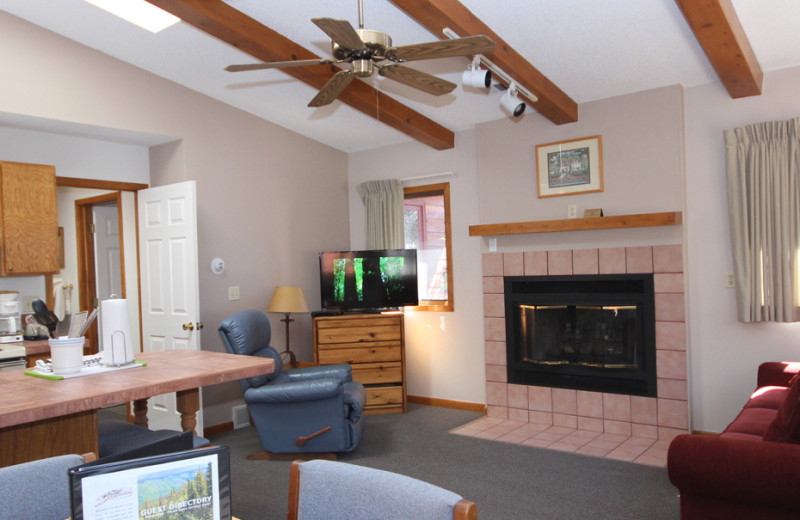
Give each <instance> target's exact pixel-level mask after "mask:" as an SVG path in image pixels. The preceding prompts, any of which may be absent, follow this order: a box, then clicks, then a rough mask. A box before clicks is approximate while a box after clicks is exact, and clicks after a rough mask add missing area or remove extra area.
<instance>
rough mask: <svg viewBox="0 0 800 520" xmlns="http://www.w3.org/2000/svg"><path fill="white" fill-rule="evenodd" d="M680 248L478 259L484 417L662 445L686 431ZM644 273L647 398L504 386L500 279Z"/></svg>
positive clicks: (533, 253) (499, 255)
mask: <svg viewBox="0 0 800 520" xmlns="http://www.w3.org/2000/svg"><path fill="white" fill-rule="evenodd" d="M682 258H683V255H682V247H681V245H679V244H678V245H657V246H640V247H628V248H601V249H577V250H559V251H529V252H515V253H485V254H484V255H483V298H484V331H485V332H484V336H485V341H486V381H487V383H486V385H487V388H486V397H487V405H488V416H489V417H491V418H497V419H506V420H512V421H521V422H530V423H539V424H548V425H553V426H563V427H567V428H575V429H580V430H589V431H594V432H604V433H614V434H622V435H626V436H632V437H644V438H648V439H659V440H669V439H671V438H673V437H674V436H675V435H677V434H679V433H684V432H686V431H687V430H688V403H687V396H688V386H687V371H686V326H685V308H684V279H683V260H682ZM634 273H652V274H653V285H654V292H655V298H654V299H655V320H656V324H655V339H656V378H657V393H656V396H655V397H644V396H637V395H624V394H620V393H607V392H597V391H585V390H572V389H564V388H556V387H549V386H529V385H523V384H510V383H508V380H507V370H506V369H507V367H506V364H507V363H506V319H505V297H504V277H506V276H536V277H539V276H565V275H596V274H601V275H603V274H634Z"/></svg>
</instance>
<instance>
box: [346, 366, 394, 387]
mask: <svg viewBox="0 0 800 520" xmlns="http://www.w3.org/2000/svg"><path fill="white" fill-rule="evenodd" d="M353 381H358V382H359V383H361V384H364V385H372V384H381V383H383V384H386V383H402V382H403V367H402V364H401V363H400V362H399V361H397V362H392V363H361V364H359V365H353Z"/></svg>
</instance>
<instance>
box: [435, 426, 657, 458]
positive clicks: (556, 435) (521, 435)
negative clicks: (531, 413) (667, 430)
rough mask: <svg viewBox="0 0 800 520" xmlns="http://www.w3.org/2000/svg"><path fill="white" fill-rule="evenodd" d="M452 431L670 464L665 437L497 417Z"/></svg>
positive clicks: (531, 444) (579, 451) (500, 439)
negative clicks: (631, 434)
mask: <svg viewBox="0 0 800 520" xmlns="http://www.w3.org/2000/svg"><path fill="white" fill-rule="evenodd" d="M450 433H454V434H456V435H466V436H469V437H477V438H481V439H490V440H495V441H501V442H510V443H513V444H521V445H523V446H533V447H535V448H546V449H550V450H560V451H569V452H572V453H580V454H583V455H590V456H594V457H605V458H608V459H616V460H624V461H627V462H635V463H639V464H646V465H648V466H658V467H666V466H667V448H668V447H669V441H665V440H658V439H648V438H644V437H630V436H626V435H620V434H616V433H603V432H596V431H589V430H578V429H574V428H565V427H563V426H552V425H550V424H540V423H530V422H521V421H510V420H506V419H498V418H493V417H482V418H480V419H476V420H474V421H472V422H469V423H467V424H465V425H463V426H459V427H458V428H453V429H452V430H450Z"/></svg>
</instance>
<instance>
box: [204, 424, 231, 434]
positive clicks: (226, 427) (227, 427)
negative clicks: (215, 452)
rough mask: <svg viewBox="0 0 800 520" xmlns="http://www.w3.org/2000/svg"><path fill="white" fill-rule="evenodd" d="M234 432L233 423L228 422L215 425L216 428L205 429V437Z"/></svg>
mask: <svg viewBox="0 0 800 520" xmlns="http://www.w3.org/2000/svg"><path fill="white" fill-rule="evenodd" d="M232 431H233V421H228V422H224V423H221V424H215V425H214V426H207V427H205V428H203V437H212V436H214V435H219V434H220V433H225V432H232Z"/></svg>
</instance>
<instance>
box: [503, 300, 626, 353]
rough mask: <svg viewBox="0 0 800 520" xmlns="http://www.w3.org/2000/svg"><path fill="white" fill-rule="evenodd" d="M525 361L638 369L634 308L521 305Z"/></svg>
mask: <svg viewBox="0 0 800 520" xmlns="http://www.w3.org/2000/svg"><path fill="white" fill-rule="evenodd" d="M518 312H520V313H521V316H520V324H521V328H522V330H521V332H522V341H523V342H524V347H523V361H525V362H526V363H533V364H542V365H564V364H575V365H581V366H589V367H604V368H637V367H638V365H637V359H636V358H637V356H636V350H637V349H636V347H637V345H636V342H637V334H636V307H635V306H633V305H627V306H606V305H519V310H518Z"/></svg>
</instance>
